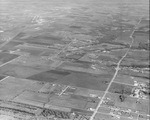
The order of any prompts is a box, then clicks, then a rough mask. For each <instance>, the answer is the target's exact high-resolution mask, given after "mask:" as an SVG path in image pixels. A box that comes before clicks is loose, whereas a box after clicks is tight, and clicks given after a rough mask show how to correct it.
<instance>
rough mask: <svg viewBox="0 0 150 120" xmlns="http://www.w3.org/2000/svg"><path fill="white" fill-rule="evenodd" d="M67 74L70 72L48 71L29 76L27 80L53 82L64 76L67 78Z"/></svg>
mask: <svg viewBox="0 0 150 120" xmlns="http://www.w3.org/2000/svg"><path fill="white" fill-rule="evenodd" d="M69 74H70V72H67V71H61V70H49V71H45V72H42V73H39V74H35V75H33V76H30V77H28V79H32V80H36V81H46V82H54V81H56V80H58V79H62V78H63V77H64V76H67V75H69Z"/></svg>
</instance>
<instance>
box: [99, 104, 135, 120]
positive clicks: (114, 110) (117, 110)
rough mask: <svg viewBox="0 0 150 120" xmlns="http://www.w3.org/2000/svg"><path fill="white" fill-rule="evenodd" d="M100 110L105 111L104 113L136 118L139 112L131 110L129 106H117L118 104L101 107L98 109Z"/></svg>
mask: <svg viewBox="0 0 150 120" xmlns="http://www.w3.org/2000/svg"><path fill="white" fill-rule="evenodd" d="M98 112H100V113H104V114H110V115H113V114H114V115H118V116H120V117H124V118H131V119H134V120H136V119H137V117H138V114H137V113H135V112H131V111H130V110H129V109H128V108H123V107H116V106H111V107H106V106H103V107H100V108H99V109H98Z"/></svg>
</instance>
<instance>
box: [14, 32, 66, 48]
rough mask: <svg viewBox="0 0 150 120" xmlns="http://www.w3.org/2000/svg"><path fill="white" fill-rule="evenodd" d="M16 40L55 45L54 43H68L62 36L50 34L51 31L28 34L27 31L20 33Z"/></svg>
mask: <svg viewBox="0 0 150 120" xmlns="http://www.w3.org/2000/svg"><path fill="white" fill-rule="evenodd" d="M14 40H17V41H21V42H25V43H31V44H40V45H46V46H49V45H54V44H67V43H68V42H67V41H64V40H63V38H62V37H60V36H55V35H50V34H49V33H42V34H41V33H40V34H33V35H27V34H26V33H19V34H18V35H17V36H16V37H15V38H14Z"/></svg>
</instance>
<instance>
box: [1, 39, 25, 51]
mask: <svg viewBox="0 0 150 120" xmlns="http://www.w3.org/2000/svg"><path fill="white" fill-rule="evenodd" d="M20 44H23V42H18V41H10V42H8V43H7V44H6V45H4V46H2V47H1V48H0V50H2V51H10V50H14V49H15V46H17V45H20Z"/></svg>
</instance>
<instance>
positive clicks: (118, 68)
mask: <svg viewBox="0 0 150 120" xmlns="http://www.w3.org/2000/svg"><path fill="white" fill-rule="evenodd" d="M141 20H142V19H140V21H139V22H138V24H137V25H139V24H140V22H141ZM137 25H136V26H137ZM136 26H135V28H136ZM134 31H135V30H133V31H132V33H131V35H130V38H131V39H132V43H131V44H130V47H129V49H128V50H127V51H126V53H125V55H124V56H123V57H122V58H121V59H120V60H119V62H118V63H117V67H116V72H115V74H114V76H113V78H112V79H111V81H110V83H109V85H108V87H107V89H106V91H105V93H104V95H103V97H102V98H101V100H100V102H99V103H98V105H97V107H96V109H95V111H94V113H93V115H92V116H91V118H90V120H93V119H94V117H95V115H96V114H97V112H98V109H99V107H100V106H101V104H102V102H103V100H104V98H105V96H106V94H107V93H108V90H109V88H110V86H111V84H112V83H113V81H114V80H115V78H116V76H117V74H118V72H119V70H120V63H121V62H122V60H123V59H124V58H125V57H126V55H127V54H128V52H129V50H130V49H131V47H132V44H133V42H134V38H133V37H132V35H133V34H134Z"/></svg>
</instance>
